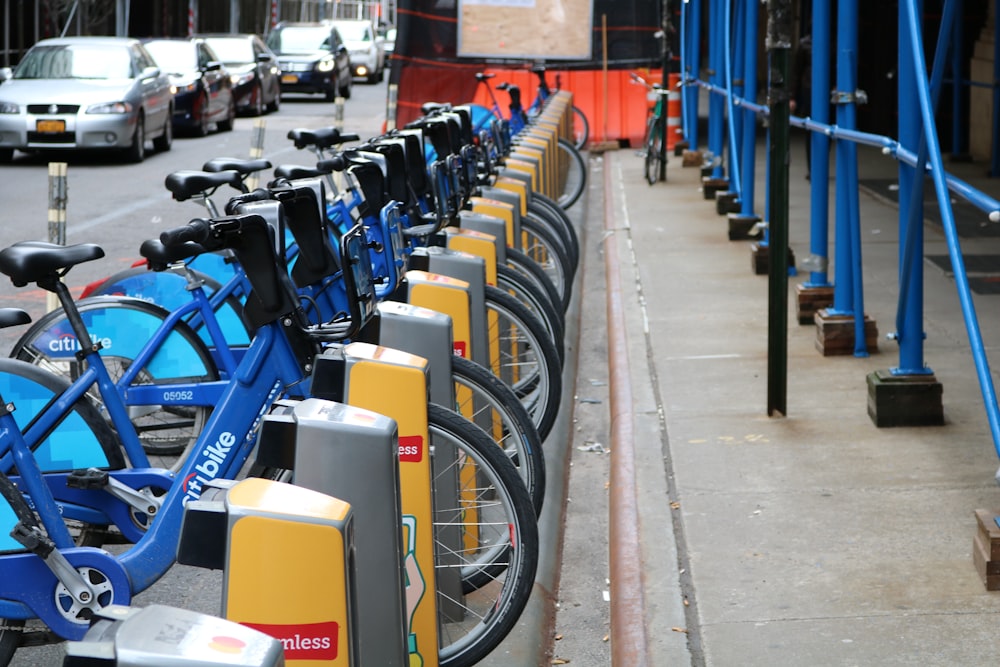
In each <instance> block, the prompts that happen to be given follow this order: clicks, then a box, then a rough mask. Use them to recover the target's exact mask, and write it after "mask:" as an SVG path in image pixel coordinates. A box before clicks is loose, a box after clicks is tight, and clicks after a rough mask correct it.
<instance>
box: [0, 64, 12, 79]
mask: <svg viewBox="0 0 1000 667" xmlns="http://www.w3.org/2000/svg"><path fill="white" fill-rule="evenodd" d="M13 76H14V70H13V69H11V68H10V67H0V83H3V82H4V81H6V80H7V79H10V78H13Z"/></svg>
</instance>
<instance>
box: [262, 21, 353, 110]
mask: <svg viewBox="0 0 1000 667" xmlns="http://www.w3.org/2000/svg"><path fill="white" fill-rule="evenodd" d="M267 46H268V48H270V49H271V50H272V51H274V53H275V54H276V55H277V56H278V63H279V64H280V66H281V92H282V93H323V94H324V95H325V96H326V99H328V100H333V99H334V98H335V97H337V95H340V96H341V97H345V98H347V97H350V96H351V59H350V55H349V54H348V53H347V47H346V46H344V40H343V39H341V37H340V33H339V32H337V29H336V28H335V27H334V26H333V25H332V24H330V23H285V22H282V23H279V24H278V25H276V26H275V27H274V29H273V30H271V32H270V33H269V34H268V36H267Z"/></svg>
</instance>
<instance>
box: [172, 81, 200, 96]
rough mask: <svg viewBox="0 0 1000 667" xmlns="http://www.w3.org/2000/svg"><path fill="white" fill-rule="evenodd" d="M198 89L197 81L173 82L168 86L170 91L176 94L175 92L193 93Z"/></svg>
mask: <svg viewBox="0 0 1000 667" xmlns="http://www.w3.org/2000/svg"><path fill="white" fill-rule="evenodd" d="M196 90H198V82H197V81H188V82H187V83H175V84H173V85H172V86H170V92H171V93H173V94H174V95H176V94H177V93H193V92H194V91H196Z"/></svg>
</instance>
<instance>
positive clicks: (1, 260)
mask: <svg viewBox="0 0 1000 667" xmlns="http://www.w3.org/2000/svg"><path fill="white" fill-rule="evenodd" d="M102 257H104V249H103V248H101V246H99V245H97V244H95V243H77V244H75V245H67V246H64V245H57V244H55V243H45V242H44V241H22V242H20V243H15V244H14V245H12V246H9V247H7V248H4V249H3V250H0V271H2V272H3V273H4V274H5V275H7V276H9V277H10V281H11V282H12V283H14V285H15V286H16V287H24V286H25V285H27V284H29V283H37V282H39V281H41V280H45V279H47V278H57V277H59V276H60V275H61V274H63V273H65V272H66V271H68V270H69V269H71V268H72V267H74V266H76V265H77V264H83V263H84V262H89V261H92V260H95V259H100V258H102Z"/></svg>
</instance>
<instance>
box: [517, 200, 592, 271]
mask: <svg viewBox="0 0 1000 667" xmlns="http://www.w3.org/2000/svg"><path fill="white" fill-rule="evenodd" d="M524 217H527V218H529V219H530V220H531V221H532V222H533V223H537V224H540V225H542V226H544V227H545V228H546V229H548V230H549V231H550V232H552V235H553V236H555V238H557V239H559V243H560V246H561V247H562V249H563V252H564V253H566V259H567V260H568V264H567V268H568V269H569V271H570V275H571V276H572V275H575V274H576V265H577V264H578V263H579V262H580V243H579V241H578V240H577V238H576V232H575V231H572V230H571V229H569V228H568V227H567V226H566V225H564V224H563V220H562V218H559V217H557V216H555V215H553V213H552V212H551V211H549V209H547V208H545V207H544V206H543V205H542V204H540V203H539V202H535V201H532V202H531V203H530V204H528V213H527V216H522V219H523V218H524Z"/></svg>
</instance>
